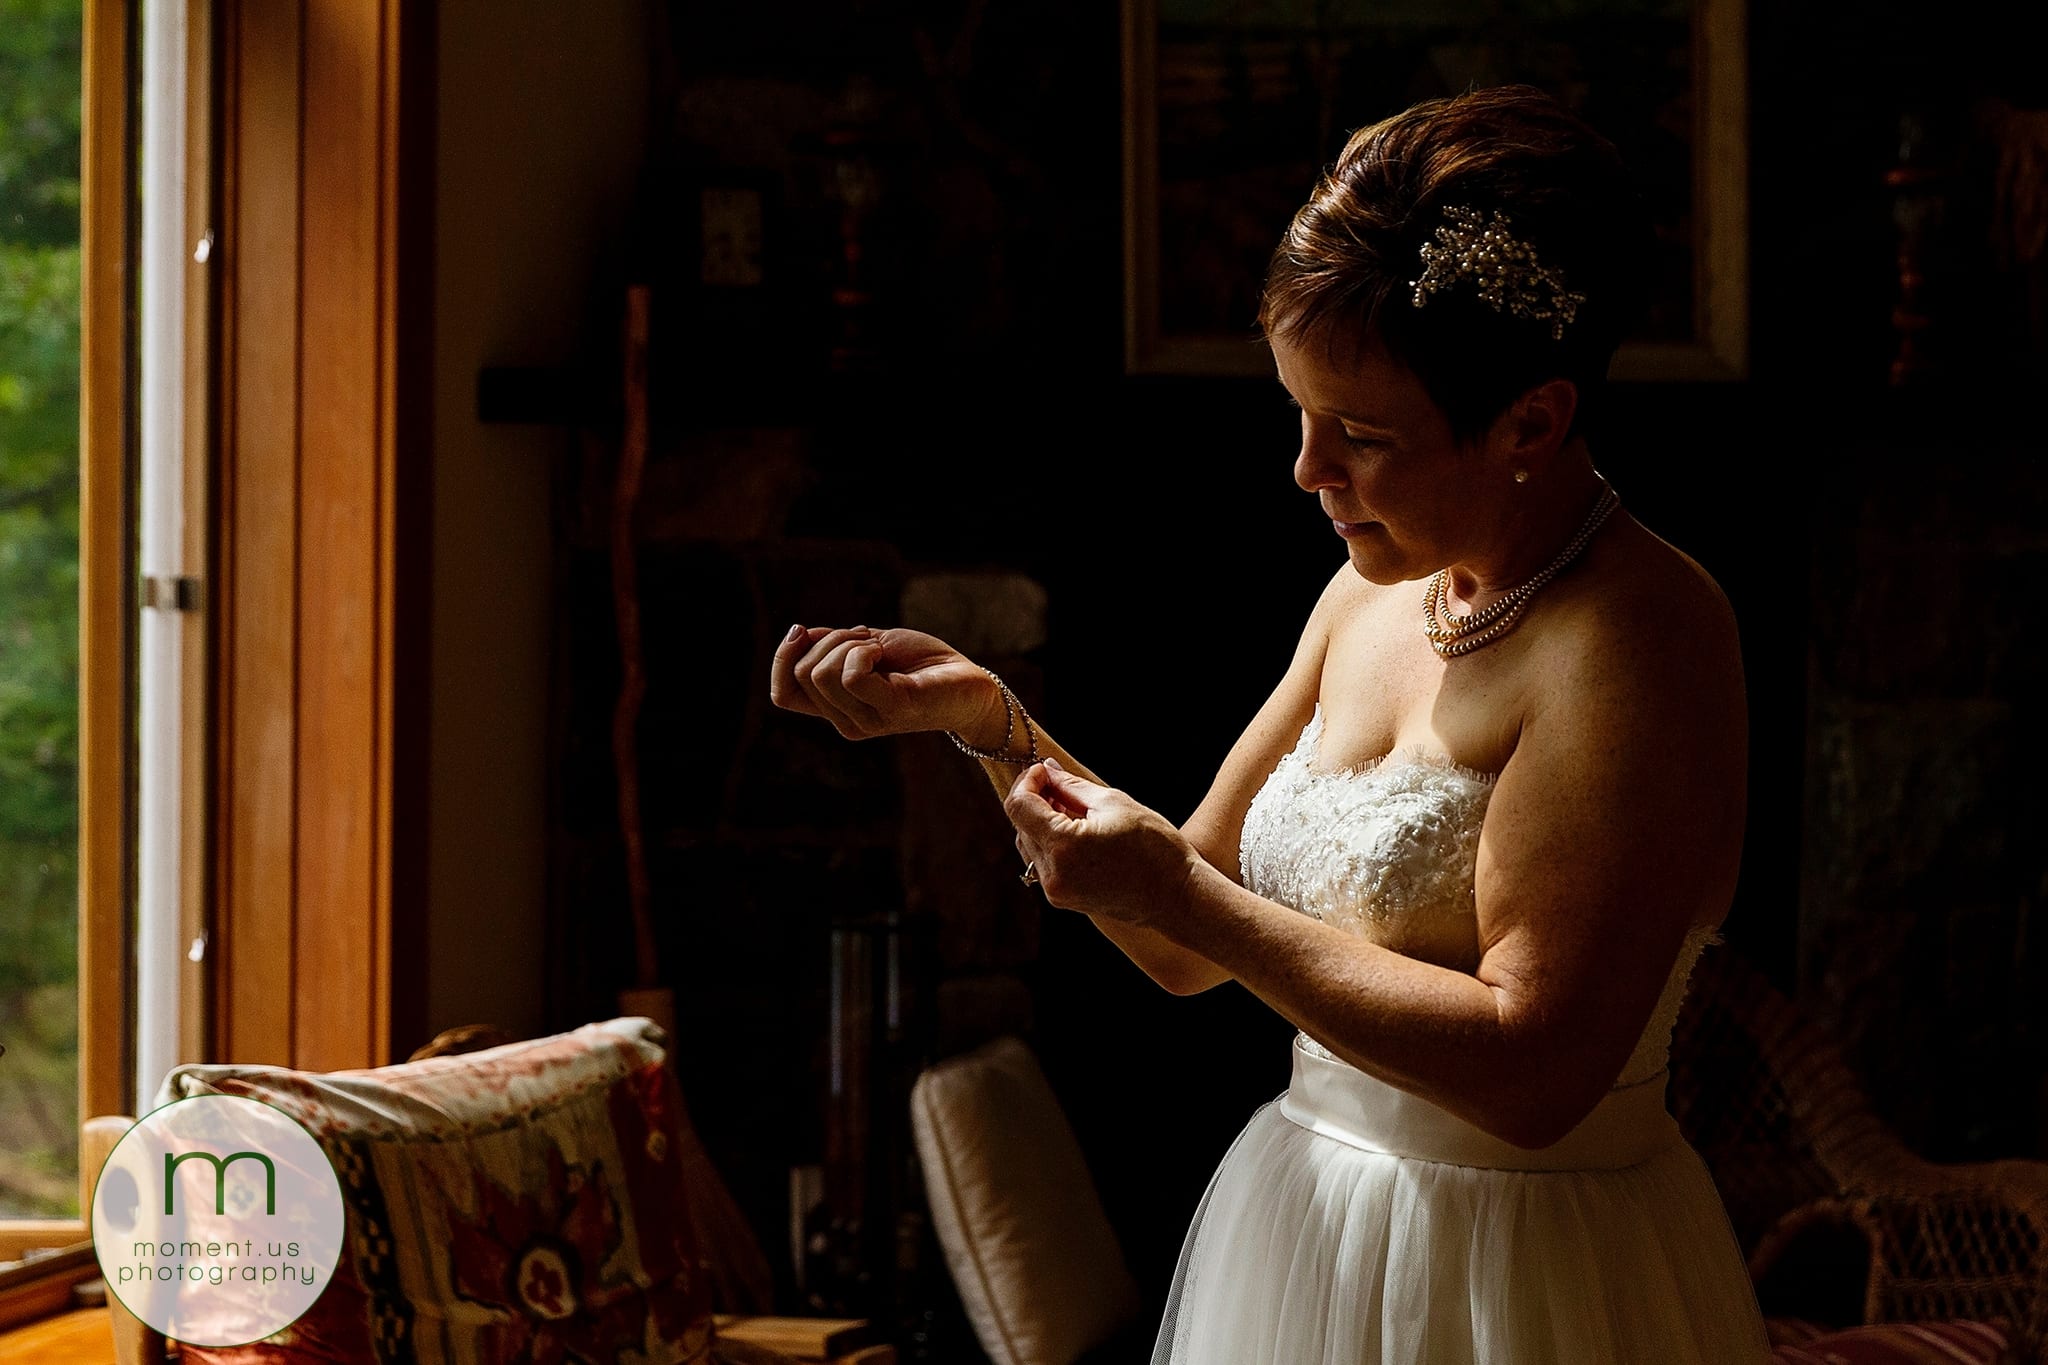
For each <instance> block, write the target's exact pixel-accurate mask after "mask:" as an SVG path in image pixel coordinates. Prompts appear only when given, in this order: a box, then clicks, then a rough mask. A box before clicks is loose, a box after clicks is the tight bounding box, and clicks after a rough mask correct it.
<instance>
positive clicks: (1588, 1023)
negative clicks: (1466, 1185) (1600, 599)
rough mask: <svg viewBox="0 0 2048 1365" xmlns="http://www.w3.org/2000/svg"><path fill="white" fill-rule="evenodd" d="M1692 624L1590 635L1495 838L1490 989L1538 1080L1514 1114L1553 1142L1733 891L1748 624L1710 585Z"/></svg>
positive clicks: (1502, 782)
mask: <svg viewBox="0 0 2048 1365" xmlns="http://www.w3.org/2000/svg"><path fill="white" fill-rule="evenodd" d="M1676 615H1677V617H1678V619H1676V620H1669V623H1668V624H1661V625H1659V626H1658V627H1656V629H1655V630H1654V631H1646V630H1643V629H1642V628H1641V622H1642V618H1641V617H1633V618H1632V617H1631V614H1630V613H1627V612H1623V613H1618V614H1616V615H1613V616H1608V617H1605V618H1603V619H1602V621H1601V622H1599V623H1598V624H1597V625H1596V626H1595V627H1593V628H1592V629H1591V630H1590V631H1588V632H1586V634H1587V636H1588V637H1589V638H1587V639H1586V640H1585V641H1584V642H1583V643H1584V648H1582V649H1579V650H1577V651H1576V652H1575V655H1574V657H1573V658H1572V659H1571V660H1570V661H1569V662H1568V663H1567V664H1566V666H1564V667H1563V668H1562V669H1561V670H1560V671H1559V672H1557V673H1556V674H1554V675H1553V676H1552V677H1551V678H1550V679H1549V680H1548V681H1547V682H1546V684H1545V686H1544V687H1543V688H1542V689H1541V692H1542V695H1541V699H1540V701H1539V702H1538V703H1537V704H1536V705H1534V706H1533V707H1532V708H1531V710H1530V713H1529V715H1528V717H1527V719H1526V721H1525V723H1524V725H1523V729H1522V732H1521V735H1520V737H1519V739H1518V740H1517V742H1516V746H1515V751H1514V754H1513V756H1512V757H1511V758H1510V759H1509V761H1508V763H1507V765H1506V767H1505V769H1504V770H1503V771H1502V773H1501V775H1500V778H1499V780H1498V782H1497V783H1496V784H1495V787H1494V792H1493V795H1492V797H1491V799H1490V800H1489V803H1488V806H1487V813H1486V820H1485V823H1484V825H1483V826H1482V828H1481V832H1480V840H1479V856H1478V866H1477V869H1476V874H1475V882H1474V895H1475V898H1476V908H1477V911H1478V916H1479V935H1480V946H1481V948H1482V953H1483V955H1482V957H1481V960H1480V963H1479V967H1478V970H1477V975H1478V977H1479V979H1480V980H1482V981H1483V982H1485V983H1486V984H1487V985H1488V986H1489V987H1491V988H1492V989H1493V991H1494V995H1495V999H1496V1002H1497V1005H1498V1008H1499V1010H1500V1013H1501V1019H1502V1024H1503V1030H1504V1034H1505V1036H1506V1037H1507V1038H1508V1039H1510V1040H1511V1049H1510V1055H1511V1056H1512V1057H1514V1058H1516V1059H1517V1063H1518V1064H1517V1065H1515V1066H1513V1067H1512V1068H1511V1070H1512V1072H1513V1074H1514V1075H1516V1076H1519V1077H1522V1078H1526V1080H1527V1085H1526V1086H1524V1087H1519V1088H1518V1089H1519V1093H1517V1094H1513V1095H1506V1096H1503V1097H1502V1101H1501V1102H1502V1103H1503V1104H1504V1105H1505V1106H1507V1110H1508V1114H1509V1115H1510V1120H1509V1121H1510V1122H1512V1123H1513V1124H1514V1125H1515V1126H1516V1127H1518V1128H1520V1129H1522V1130H1524V1131H1525V1132H1528V1133H1532V1134H1534V1135H1535V1136H1536V1137H1537V1138H1539V1139H1548V1140H1555V1139H1556V1138H1557V1137H1561V1136H1563V1134H1564V1133H1565V1132H1566V1131H1569V1129H1570V1127H1572V1126H1574V1125H1575V1124H1576V1123H1577V1122H1578V1120H1579V1119H1581V1118H1583V1117H1584V1116H1585V1115H1586V1114H1587V1113H1588V1112H1590V1111H1591V1109H1592V1107H1593V1106H1594V1105H1595V1104H1597V1103H1598V1102H1599V1099H1600V1097H1601V1096H1602V1095H1603V1094H1605V1093H1606V1091H1607V1089H1608V1087H1610V1086H1611V1085H1612V1084H1613V1082H1614V1079H1615V1077H1616V1076H1617V1075H1618V1074H1619V1073H1620V1071H1621V1069H1622V1067H1623V1066H1624V1065H1625V1064H1626V1062H1627V1060H1628V1057H1629V1055H1630V1053H1631V1052H1632V1051H1633V1049H1634V1047H1635V1044H1636V1042H1637V1040H1638V1038H1639V1037H1640V1035H1641V1033H1642V1030H1643V1029H1644V1027H1645V1026H1646V1025H1647V1023H1648V1020H1649V1017H1650V1014H1651V1012H1652V1010H1653V1009H1654V1008H1655V1007H1656V1004H1657V1000H1658V997H1659V996H1660V995H1661V994H1662V992H1663V989H1664V987H1665V984H1666V981H1667V979H1668V977H1669V975H1670V972H1671V970H1672V966H1673V963H1674V962H1675V960H1676V957H1677V954H1678V950H1679V946H1680V944H1681V942H1682V941H1683V939H1684V937H1685V934H1686V932H1687V930H1688V929H1689V928H1690V927H1691V926H1692V925H1694V924H1696V923H1700V922H1705V921H1716V922H1718V920H1719V919H1720V918H1721V916H1722V915H1724V914H1725V913H1726V910H1727V907H1728V903H1729V900H1730V899H1731V897H1732V896H1733V893H1734V884H1735V875H1736V870H1737V864H1738V862H1739V860H1740V854H1741V843H1742V828H1743V804H1744V794H1745V789H1746V765H1747V747H1748V735H1747V720H1746V712H1745V705H1744V700H1743V686H1742V671H1741V659H1740V651H1739V647H1738V645H1737V642H1736V632H1735V626H1734V619H1733V616H1732V614H1730V613H1729V612H1728V611H1727V606H1726V601H1725V599H1723V598H1721V596H1720V593H1719V590H1718V589H1716V588H1714V587H1713V586H1712V584H1711V582H1708V583H1706V584H1705V590H1704V592H1703V593H1702V595H1701V597H1700V599H1699V600H1698V601H1697V602H1696V603H1695V604H1694V606H1693V609H1692V610H1689V611H1685V612H1680V613H1677V614H1676ZM1617 620H1618V621H1620V622H1621V623H1622V624H1620V625H1619V626H1616V625H1615V624H1612V623H1614V622H1616V621H1617ZM1667 620H1668V618H1667Z"/></svg>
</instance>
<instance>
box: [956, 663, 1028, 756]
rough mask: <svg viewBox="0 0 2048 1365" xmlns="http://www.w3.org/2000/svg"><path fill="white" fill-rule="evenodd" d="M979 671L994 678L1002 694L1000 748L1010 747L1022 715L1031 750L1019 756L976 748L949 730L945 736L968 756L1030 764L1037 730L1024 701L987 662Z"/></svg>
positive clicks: (1025, 734)
mask: <svg viewBox="0 0 2048 1365" xmlns="http://www.w3.org/2000/svg"><path fill="white" fill-rule="evenodd" d="M981 671H982V672H984V673H986V674H988V675H989V677H991V678H995V683H996V690H997V691H998V692H1000V693H1002V694H1003V742H1002V745H1001V748H1003V749H1007V748H1009V747H1010V736H1011V735H1013V734H1015V733H1016V732H1017V717H1019V716H1023V717H1024V738H1025V740H1026V741H1027V742H1028V743H1029V745H1030V748H1031V752H1030V753H1029V754H1027V755H1025V756H1023V757H1021V758H1020V757H1018V756H1017V755H1015V754H1006V753H1001V752H998V751H995V750H989V749H977V748H975V747H974V746H973V745H972V744H969V743H968V742H967V741H966V740H964V739H962V738H960V736H958V735H956V734H954V733H953V732H952V731H951V730H948V731H946V737H947V738H948V739H950V740H952V741H953V745H954V747H955V748H957V749H959V750H960V752H961V753H963V754H966V755H967V756H968V757H970V758H986V759H992V760H994V761H995V762H997V763H1024V764H1031V763H1036V762H1038V731H1036V730H1035V729H1033V728H1032V726H1031V715H1030V713H1029V712H1027V711H1026V710H1025V709H1024V703H1023V702H1021V701H1018V700H1017V694H1016V693H1014V692H1012V691H1011V690H1010V687H1009V684H1008V683H1005V682H1004V681H1003V680H1002V679H1001V678H996V673H995V670H994V669H992V668H990V667H989V666H988V665H987V664H983V665H981Z"/></svg>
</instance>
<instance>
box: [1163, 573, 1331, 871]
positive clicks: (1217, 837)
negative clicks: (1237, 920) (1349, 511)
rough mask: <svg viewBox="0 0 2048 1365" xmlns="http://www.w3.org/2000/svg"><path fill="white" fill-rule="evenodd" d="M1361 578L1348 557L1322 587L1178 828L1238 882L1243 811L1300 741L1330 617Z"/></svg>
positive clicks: (1311, 709) (1317, 688)
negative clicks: (1283, 665) (1289, 656)
mask: <svg viewBox="0 0 2048 1365" xmlns="http://www.w3.org/2000/svg"><path fill="white" fill-rule="evenodd" d="M1357 578H1358V575H1357V572H1356V571H1355V570H1354V569H1352V567H1351V564H1350V562H1349V561H1348V560H1347V561H1346V562H1345V563H1344V564H1342V565H1340V566H1339V567H1338V570H1337V572H1336V573H1335V574H1334V575H1332V577H1331V579H1330V581H1329V583H1328V584H1327V585H1325V586H1324V588H1323V593H1322V596H1321V597H1319V598H1318V599H1317V600H1316V605H1315V609H1314V610H1313V611H1311V612H1310V613H1309V618H1308V625H1307V626H1306V627H1305V628H1304V629H1303V630H1302V632H1301V642H1300V643H1299V644H1297V645H1296V646H1295V648H1294V660H1293V662H1292V663H1290V664H1288V666H1287V673H1286V676H1284V677H1282V678H1281V679H1280V685H1279V686H1278V687H1276V688H1274V689H1273V694H1272V695H1271V696H1269V697H1267V698H1266V702H1265V705H1263V706H1261V707H1260V708H1259V710H1258V714H1257V715H1255V716H1253V717H1252V721H1251V724H1250V725H1248V726H1246V727H1245V732H1244V733H1243V734H1242V735H1240V736H1238V740H1237V743H1236V744H1234V745H1232V746H1231V749H1230V755H1229V757H1227V758H1225V759H1224V760H1223V766H1222V768H1221V769H1219V770H1218V771H1217V774H1216V780H1215V782H1213V783H1212V784H1210V787H1209V794H1208V795H1207V796H1204V797H1203V798H1202V803H1201V804H1200V805H1199V806H1197V807H1195V813H1194V814H1193V815H1190V816H1189V817H1188V819H1187V823H1185V824H1183V825H1182V826H1181V827H1180V832H1181V833H1182V834H1183V835H1184V836H1186V838H1187V840H1188V842H1189V843H1191V844H1193V845H1194V846H1195V849H1196V851H1197V852H1199V853H1200V854H1201V855H1202V858H1203V860H1204V861H1206V862H1207V863H1208V864H1209V865H1210V866H1211V867H1214V868H1215V869H1216V870H1217V871H1219V872H1221V873H1222V874H1223V875H1224V876H1226V877H1228V878H1230V880H1232V881H1234V882H1237V883H1239V884H1240V885H1242V884H1243V876H1242V873H1241V869H1240V868H1239V867H1238V843H1239V839H1240V836H1241V835H1242V834H1243V831H1244V816H1245V811H1246V810H1248V809H1249V808H1250V806H1251V803H1252V798H1253V797H1255V796H1257V795H1258V794H1259V788H1260V787H1262V786H1264V785H1265V782H1266V779H1267V777H1269V776H1270V775H1271V774H1272V772H1273V769H1274V768H1276V767H1278V766H1279V764H1280V760H1281V759H1282V758H1284V757H1285V756H1286V755H1287V754H1288V752H1289V751H1291V750H1292V749H1293V748H1294V746H1295V744H1296V743H1297V742H1298V741H1299V740H1300V738H1301V729H1302V727H1303V726H1304V725H1307V724H1308V722H1309V718H1310V717H1311V716H1312V715H1314V714H1315V706H1316V698H1317V696H1318V695H1320V693H1321V688H1322V678H1323V656H1324V654H1325V653H1326V652H1327V650H1328V648H1329V642H1330V621H1331V617H1332V616H1333V615H1334V614H1335V610H1336V607H1337V604H1338V602H1339V601H1340V600H1341V599H1342V597H1343V595H1344V594H1345V592H1346V591H1347V590H1348V589H1349V587H1350V585H1351V584H1353V583H1355V582H1356V581H1357Z"/></svg>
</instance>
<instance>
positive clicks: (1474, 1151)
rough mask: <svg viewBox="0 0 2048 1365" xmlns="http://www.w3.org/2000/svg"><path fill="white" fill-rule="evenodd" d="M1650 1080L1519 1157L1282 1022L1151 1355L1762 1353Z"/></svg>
mask: <svg viewBox="0 0 2048 1365" xmlns="http://www.w3.org/2000/svg"><path fill="white" fill-rule="evenodd" d="M1665 1080H1666V1076H1665V1074H1664V1073H1662V1072H1660V1073H1658V1075H1656V1076H1655V1077H1653V1078H1652V1079H1651V1080H1649V1081H1645V1082H1643V1083H1642V1084H1640V1085H1634V1086H1630V1087H1626V1088H1622V1089H1617V1090H1614V1091H1612V1092H1610V1093H1609V1095H1608V1096H1607V1098H1606V1099H1604V1100H1603V1101H1601V1103H1600V1105H1599V1106H1598V1107H1597V1108H1596V1109H1595V1110H1594V1111H1593V1113H1592V1114H1591V1115H1589V1116H1588V1117H1587V1119H1586V1121H1585V1122H1584V1123H1581V1124H1580V1125H1579V1126H1578V1127H1577V1128H1575V1129H1573V1130H1572V1132H1571V1133H1570V1134H1569V1135H1568V1136H1567V1137H1566V1138H1565V1139H1564V1140H1563V1141H1562V1142H1559V1143H1557V1144H1555V1145H1553V1146H1550V1147H1546V1148H1543V1149H1541V1150H1540V1151H1530V1150H1527V1149H1525V1148H1520V1147H1516V1146H1514V1145H1513V1144H1512V1143H1508V1142H1504V1141H1502V1140H1500V1139H1498V1138H1495V1137H1492V1136H1490V1135H1489V1134H1487V1133H1486V1132H1485V1131H1484V1130H1482V1129H1479V1128H1477V1127H1474V1126H1473V1125H1471V1124H1469V1123H1467V1122H1465V1121H1464V1120H1462V1119H1460V1118H1458V1117H1457V1116H1455V1115H1453V1114H1451V1113H1450V1112H1449V1111H1447V1110H1445V1109H1442V1108H1440V1107H1439V1106H1437V1105H1434V1104H1431V1103H1430V1102H1428V1101H1427V1100H1424V1099H1422V1098H1420V1097H1419V1096H1416V1095H1412V1094H1410V1093H1408V1092H1406V1091H1403V1090H1400V1089H1398V1088H1396V1087H1394V1086H1391V1085H1388V1084H1386V1083H1385V1082H1383V1081H1379V1080H1377V1079H1375V1078H1373V1077H1372V1076H1369V1075H1367V1074H1366V1073H1364V1072H1362V1071H1359V1070H1358V1069H1357V1068H1355V1067H1353V1066H1350V1065H1348V1064H1347V1063H1344V1062H1342V1061H1338V1060H1337V1059H1335V1058H1334V1057H1331V1056H1330V1055H1329V1054H1328V1053H1325V1052H1323V1051H1322V1050H1321V1049H1320V1048H1317V1047H1315V1046H1314V1045H1313V1044H1311V1043H1308V1042H1307V1040H1306V1039H1302V1038H1297V1039H1296V1040H1295V1048H1294V1075H1293V1079H1292V1081H1291V1083H1290V1084H1289V1086H1288V1089H1287V1093H1286V1094H1284V1095H1282V1096H1281V1097H1280V1098H1279V1099H1277V1100H1275V1101H1273V1102H1272V1103H1270V1104H1267V1105H1265V1106H1263V1107H1261V1108H1260V1109H1259V1110H1258V1112H1257V1113H1255V1114H1254V1115H1253V1116H1252V1120H1251V1123H1250V1124H1249V1125H1248V1126H1247V1127H1246V1128H1245V1130H1244V1132H1243V1133H1242V1134H1241V1135H1240V1136H1239V1137H1238V1139H1237V1141H1236V1142H1235V1143H1233V1144H1232V1146H1231V1148H1230V1151H1229V1153H1228V1154H1227V1155H1226V1156H1225V1157H1224V1159H1223V1164H1222V1165H1221V1166H1220V1167H1219V1168H1218V1169H1217V1171H1216V1174H1215V1176H1214V1177H1213V1178H1212V1179H1211V1180H1210V1182H1209V1188H1208V1190H1207V1192H1206V1193H1205V1194H1204V1195H1203V1196H1202V1202H1201V1205H1200V1206H1199V1207H1198V1208H1197V1210H1196V1212H1195V1219H1194V1225H1193V1226H1192V1227H1191V1228H1190V1229H1189V1230H1188V1236H1187V1241H1186V1243H1185V1244H1184V1245H1183V1247H1182V1249H1181V1256H1180V1264H1179V1267H1178V1269H1177V1270H1176V1272H1175V1274H1174V1280H1173V1288H1172V1292H1171V1294H1170V1296H1169V1298H1168V1300H1167V1307H1166V1315H1165V1320H1164V1322H1163V1323H1162V1324H1161V1327H1160V1332H1159V1338H1158V1343H1157V1345H1156V1346H1155V1347H1154V1351H1153V1356H1152V1360H1153V1365H1635V1363H1636V1362H1654V1365H1693V1363H1697V1365H1751V1363H1752V1362H1761V1361H1765V1360H1767V1359H1768V1358H1769V1347H1768V1345H1767V1344H1766V1340H1765V1335H1764V1326H1763V1319H1762V1316H1761V1314H1760V1313H1759V1312H1758V1309H1757V1302H1756V1295H1755V1292H1754V1290H1753V1289H1752V1288H1751V1285H1750V1280H1749V1275H1748V1272H1747V1270H1746V1269H1745V1267H1744V1265H1743V1258H1742V1253H1741V1250H1740V1249H1739V1248H1738V1246H1737V1245H1736V1241H1735V1234H1734V1230H1733V1228H1732V1227H1731V1226H1730V1224H1729V1221H1728V1213H1727V1210H1726V1209H1725V1208H1724V1207H1723V1206H1722V1203H1721V1198H1720V1194H1719V1193H1718V1191H1716V1190H1715V1188H1714V1183H1713V1180H1712V1178H1711V1177H1710V1176H1709V1175H1708V1173H1707V1168H1706V1166H1705V1164H1704V1163H1703V1162H1702V1161H1701V1160H1700V1158H1699V1155H1698V1153H1696V1152H1694V1151H1693V1149H1692V1148H1691V1147H1689V1146H1687V1145H1686V1143H1685V1141H1684V1139H1683V1138H1682V1137H1681V1136H1680V1134H1679V1132H1678V1126H1677V1124H1676V1122H1675V1121H1674V1120H1673V1119H1672V1118H1671V1115H1670V1114H1669V1113H1668V1112H1667V1111H1666V1109H1665V1107H1664V1085H1665Z"/></svg>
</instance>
